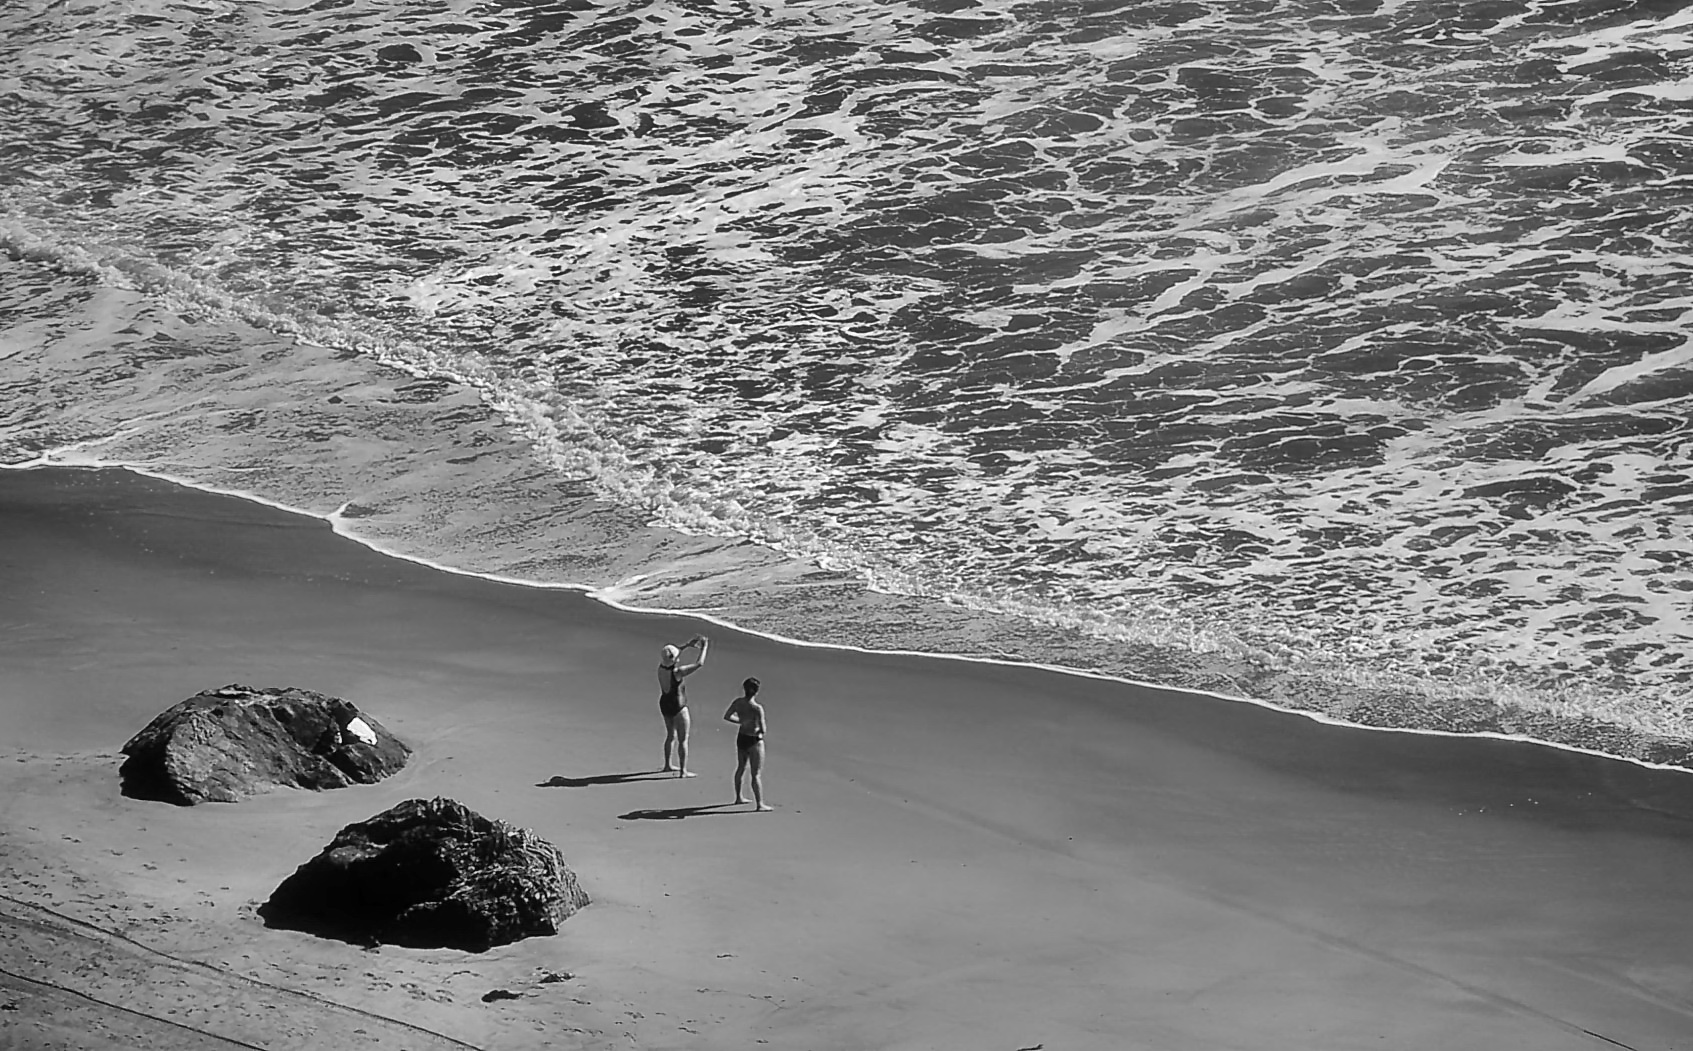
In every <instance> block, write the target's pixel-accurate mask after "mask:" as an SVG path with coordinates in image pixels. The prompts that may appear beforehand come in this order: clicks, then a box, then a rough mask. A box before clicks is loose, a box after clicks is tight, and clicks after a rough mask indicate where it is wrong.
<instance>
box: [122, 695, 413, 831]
mask: <svg viewBox="0 0 1693 1051" xmlns="http://www.w3.org/2000/svg"><path fill="white" fill-rule="evenodd" d="M123 754H124V755H126V756H128V758H127V759H125V760H124V763H123V766H122V767H121V768H120V769H119V774H120V775H121V776H122V778H123V791H124V794H125V795H129V796H134V797H137V798H141V799H158V800H162V801H164V802H167V803H178V804H182V805H184V806H191V805H193V804H195V803H204V802H208V801H210V802H218V803H231V802H234V801H235V800H237V799H240V798H241V797H243V796H248V795H252V794H253V793H255V792H260V791H264V790H265V789H267V788H271V787H274V786H276V785H288V786H292V787H294V788H311V789H328V788H345V787H346V786H348V785H351V784H374V783H376V782H377V781H380V780H382V779H383V778H385V777H387V776H389V775H390V774H393V773H395V772H396V771H398V770H399V769H400V768H401V767H403V766H405V765H406V760H407V759H408V758H410V756H411V749H410V748H408V747H406V745H405V744H404V742H402V741H400V739H399V738H397V737H395V736H394V735H393V734H391V733H389V732H388V730H387V729H386V728H385V727H383V725H382V724H381V723H379V722H377V721H376V719H375V718H373V717H372V716H370V715H368V714H366V713H364V712H361V711H359V709H358V707H357V706H356V705H354V704H352V703H351V702H349V701H344V700H342V699H341V698H339V697H330V696H327V695H325V694H321V693H314V692H312V691H311V690H296V689H266V690H260V689H255V688H253V687H251V686H225V687H222V688H221V689H217V690H208V691H206V692H205V693H201V694H196V695H195V696H193V697H190V698H188V699H187V700H186V701H183V702H182V703H180V704H177V705H173V706H172V707H170V708H168V709H166V710H165V711H164V712H162V713H160V714H159V715H158V717H157V718H155V719H154V720H153V721H152V722H150V723H148V724H147V726H146V727H145V728H143V729H142V731H141V732H140V733H138V734H136V735H135V736H134V737H132V738H130V739H129V743H127V744H125V745H124V746H123Z"/></svg>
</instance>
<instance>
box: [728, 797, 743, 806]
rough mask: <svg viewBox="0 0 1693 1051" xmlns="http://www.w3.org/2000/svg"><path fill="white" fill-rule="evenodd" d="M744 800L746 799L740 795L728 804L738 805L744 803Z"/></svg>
mask: <svg viewBox="0 0 1693 1051" xmlns="http://www.w3.org/2000/svg"><path fill="white" fill-rule="evenodd" d="M745 802H746V800H744V799H742V798H741V797H740V796H736V797H735V801H734V802H733V803H731V804H730V806H740V805H741V804H742V803H745Z"/></svg>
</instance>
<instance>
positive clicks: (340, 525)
mask: <svg viewBox="0 0 1693 1051" xmlns="http://www.w3.org/2000/svg"><path fill="white" fill-rule="evenodd" d="M110 440H111V439H110V438H98V439H92V440H90V441H86V442H78V443H75V444H72V445H67V446H64V447H61V448H59V449H54V450H48V451H46V452H44V453H42V454H41V455H39V456H37V457H35V458H34V459H31V460H25V461H22V462H20V463H0V469H5V470H13V471H27V470H37V469H41V468H55V467H56V468H61V469H69V470H123V471H129V472H130V473H132V474H138V475H141V476H143V477H146V478H153V479H157V480H159V481H162V482H169V483H171V484H172V485H179V486H181V487H183V488H184V489H197V490H199V491H201V492H205V493H213V494H215V495H218V496H228V497H233V498H235V499H237V500H246V501H248V502H250V503H255V504H261V505H263V506H265V507H269V508H272V509H274V510H277V511H285V512H287V513H289V514H295V515H301V516H303V517H306V518H315V519H317V520H318V521H321V522H325V523H327V524H328V525H329V527H330V529H331V530H332V531H334V533H335V534H336V535H337V536H341V537H345V538H346V539H348V540H351V541H353V542H354V543H356V544H359V545H360V546H362V547H365V548H368V549H369V550H371V551H374V552H375V553H377V554H379V555H382V556H383V557H385V558H393V559H398V560H399V561H402V562H410V563H412V564H414V565H419V566H424V567H426V568H428V569H433V570H437V571H439V572H442V573H451V574H453V575H455V576H461V577H472V578H475V579H477V580H486V581H489V582H490V583H495V584H507V585H511V586H514V587H524V588H536V589H540V590H547V591H569V592H575V593H577V594H580V595H583V596H585V597H586V598H589V599H592V600H593V601H595V602H598V603H600V604H601V605H604V606H607V607H609V608H611V609H615V610H617V611H619V612H621V613H630V614H635V615H638V616H663V617H679V618H682V619H685V620H693V621H698V622H701V623H705V624H710V625H712V626H713V627H718V628H722V629H724V630H726V631H734V632H738V633H740V634H742V635H750V636H752V637H754V638H760V639H765V640H767V641H770V642H775V643H780V644H781V645H784V646H796V647H802V648H807V649H818V650H834V651H838V652H843V653H863V654H869V655H874V656H884V657H911V658H918V659H928V660H938V661H958V662H961V663H964V664H984V665H996V666H1000V667H1011V668H1028V669H1031V670H1035V671H1043V672H1050V673H1052V674H1054V675H1067V676H1071V677H1073V678H1079V679H1090V680H1093V681H1095V682H1109V683H1117V684H1120V685H1124V686H1133V687H1136V688H1138V689H1145V690H1158V691H1161V692H1164V693H1175V694H1185V695H1187V696H1190V697H1207V698H1210V699H1212V700H1218V701H1226V702H1228V703H1231V704H1247V705H1251V706H1253V707H1255V708H1263V709H1266V710H1268V711H1272V712H1279V713H1281V714H1283V715H1295V716H1298V717H1300V718H1302V719H1309V720H1310V721H1312V722H1315V723H1321V724H1322V725H1324V726H1336V727H1344V728H1346V729H1350V730H1362V731H1368V732H1374V733H1396V734H1412V735H1416V736H1422V737H1447V738H1455V739H1460V740H1478V739H1479V740H1489V741H1510V742H1514V743H1517V744H1529V745H1538V746H1539V747H1542V748H1552V749H1556V750H1558V751H1561V752H1570V753H1574V754H1576V755H1587V756H1592V757H1594V758H1596V759H1610V760H1613V761H1615V762H1619V763H1629V764H1631V765H1634V766H1638V767H1642V768H1644V769H1647V770H1662V771H1665V772H1668V773H1675V774H1693V769H1688V768H1687V767H1684V766H1677V765H1675V764H1673V763H1657V762H1653V761H1651V760H1649V759H1639V758H1636V757H1634V756H1626V755H1617V754H1615V753H1612V752H1603V751H1600V750H1598V749H1596V748H1586V747H1583V746H1581V745H1575V744H1565V743H1563V742H1560V741H1546V740H1542V739H1541V738H1538V737H1530V736H1529V735H1527V734H1511V733H1501V732H1500V731H1497V730H1477V731H1475V732H1472V733H1465V732H1462V731H1458V730H1431V729H1418V728H1415V727H1408V726H1374V725H1369V724H1365V723H1355V722H1350V721H1348V720H1345V719H1337V718H1335V717H1334V716H1332V715H1328V714H1326V713H1323V712H1315V711H1309V710H1307V709H1304V708H1295V707H1293V706H1291V705H1286V704H1280V703H1278V702H1276V701H1271V700H1266V699H1263V698H1258V697H1246V696H1243V695H1238V694H1230V693H1221V692H1219V691H1216V690H1202V689H1197V688H1194V687H1190V686H1170V685H1167V684H1165V683H1160V682H1154V681H1152V680H1150V679H1134V678H1130V677H1128V676H1126V675H1110V674H1107V673H1105V672H1099V671H1089V670H1087V669H1085V668H1067V667H1065V666H1063V665H1061V664H1045V663H1042V662H1039V661H1022V660H1012V659H1010V658H1007V657H991V656H981V655H975V654H958V653H939V652H931V651H927V650H901V649H875V648H872V647H868V646H854V645H851V644H849V643H841V642H819V641H816V640H810V639H798V638H793V637H791V636H787V635H779V634H776V633H775V632H769V631H759V630H757V629H755V628H748V627H745V626H743V625H740V624H736V623H734V622H733V621H729V620H724V619H722V618H720V617H714V616H711V615H710V614H709V613H707V612H703V611H696V610H674V609H651V608H646V607H642V606H631V605H628V604H625V603H623V602H619V601H618V600H617V599H615V598H613V597H612V595H611V592H612V591H614V590H616V588H617V585H615V584H612V585H592V584H571V583H564V582H559V581H546V580H528V579H525V578H523V577H509V576H505V575H503V574H499V573H487V572H482V571H479V570H473V569H462V568H460V567H458V566H453V565H449V564H447V563H445V562H437V561H434V560H433V559H429V558H424V557H422V556H421V555H413V554H409V553H407V552H405V551H401V550H399V549H397V548H392V547H389V546H387V545H386V544H383V543H381V542H380V541H376V540H371V539H368V538H365V537H362V536H360V535H359V534H358V533H357V532H355V531H354V530H353V528H352V527H351V526H349V525H348V524H347V523H348V520H347V519H346V518H344V517H342V515H341V512H343V511H345V510H346V509H347V507H348V506H350V504H351V501H347V502H343V503H342V504H341V506H340V507H337V508H336V509H335V510H334V511H331V512H329V513H328V514H323V513H320V512H316V511H307V510H304V509H302V508H298V507H294V506H291V505H289V504H285V503H282V502H280V501H277V500H272V499H270V498H268V497H265V496H260V495H258V494H256V493H250V492H246V491H244V490H240V489H226V488H223V487H222V486H217V485H212V484H210V483H207V482H199V481H196V480H194V479H191V478H183V477H180V476H178V475H173V474H169V473H167V472H164V471H160V470H157V469H156V468H153V467H150V466H148V465H146V464H142V463H136V462H132V461H125V460H103V459H100V458H99V457H96V456H89V455H86V454H85V453H84V452H83V450H85V449H88V448H92V447H94V446H98V445H101V444H104V443H105V442H107V441H110ZM629 579H630V580H638V579H641V577H640V576H635V577H631V578H629Z"/></svg>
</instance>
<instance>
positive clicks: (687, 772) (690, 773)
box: [677, 770, 700, 777]
mask: <svg viewBox="0 0 1693 1051" xmlns="http://www.w3.org/2000/svg"><path fill="white" fill-rule="evenodd" d="M677 776H679V777H698V776H700V775H698V774H696V773H694V772H693V771H692V770H684V771H682V772H681V774H679V775H677Z"/></svg>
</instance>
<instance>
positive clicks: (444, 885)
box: [259, 798, 588, 952]
mask: <svg viewBox="0 0 1693 1051" xmlns="http://www.w3.org/2000/svg"><path fill="white" fill-rule="evenodd" d="M587 904H588V895H587V894H585V893H583V891H582V888H581V887H580V886H578V885H577V882H576V874H575V873H573V872H571V871H570V868H569V867H568V866H566V865H565V863H564V857H563V855H561V854H560V853H559V851H558V848H557V847H555V846H553V845H552V844H551V843H548V842H547V841H546V840H544V839H542V838H541V837H539V836H537V835H535V833H533V832H530V831H529V830H527V829H521V828H516V827H514V826H512V825H508V824H506V823H505V822H503V821H493V820H490V819H488V818H485V817H483V816H482V815H480V814H477V813H475V812H474V811H472V810H470V809H469V808H468V807H466V806H465V805H464V804H462V803H459V802H456V801H455V800H451V799H442V798H436V799H428V800H425V799H410V800H407V801H406V802H404V803H401V804H399V805H398V806H395V807H392V808H390V809H388V810H385V811H383V812H382V813H380V814H377V815H376V816H375V817H373V818H371V819H369V820H368V821H360V822H355V823H354V824H351V825H348V826H347V827H346V828H343V829H342V830H341V831H340V832H339V833H338V834H336V836H335V839H334V840H333V841H331V842H330V844H329V846H327V847H325V848H324V849H323V851H322V853H320V854H318V856H317V857H315V858H313V859H311V860H310V861H308V862H306V863H305V864H304V865H301V866H300V867H299V868H298V869H296V870H295V872H294V874H293V875H292V876H289V877H288V878H287V879H285V880H283V881H282V884H281V885H280V886H278V887H277V888H276V892H275V893H274V894H272V895H271V896H270V900H269V901H267V902H265V904H264V905H263V906H261V907H260V909H259V915H260V916H262V917H264V920H265V922H266V923H267V924H269V925H270V926H273V927H288V928H293V929H296V930H305V931H310V932H312V933H314V934H321V935H324V936H326V937H332V938H340V939H342V940H345V941H350V942H355V943H356V942H361V941H368V940H370V939H376V940H378V941H381V942H382V943H384V944H390V945H404V946H410V947H414V948H455V949H468V950H471V951H473V952H481V951H483V950H486V949H489V948H492V947H493V946H495V945H504V944H506V943H507V942H513V941H517V940H518V939H520V938H527V937H530V936H532V935H542V934H557V933H558V930H559V925H560V924H561V923H563V922H564V920H565V919H566V918H568V917H569V916H570V915H572V914H573V913H575V912H576V911H577V910H578V909H580V908H582V907H583V906H584V905H587Z"/></svg>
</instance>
